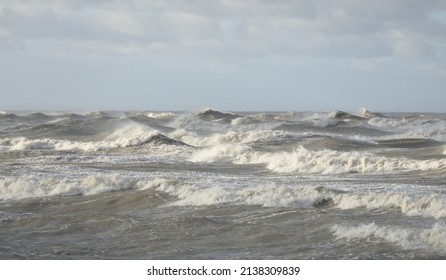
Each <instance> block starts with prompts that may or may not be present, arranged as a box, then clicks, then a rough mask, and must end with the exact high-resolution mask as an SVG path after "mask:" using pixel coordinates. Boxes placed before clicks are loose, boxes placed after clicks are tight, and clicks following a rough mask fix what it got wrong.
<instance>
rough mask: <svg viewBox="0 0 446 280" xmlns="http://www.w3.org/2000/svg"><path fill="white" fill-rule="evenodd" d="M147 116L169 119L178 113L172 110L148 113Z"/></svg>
mask: <svg viewBox="0 0 446 280" xmlns="http://www.w3.org/2000/svg"><path fill="white" fill-rule="evenodd" d="M146 116H147V117H149V118H152V119H156V120H168V119H172V118H174V117H175V116H176V115H175V114H174V113H170V112H158V113H153V112H152V113H147V114H146Z"/></svg>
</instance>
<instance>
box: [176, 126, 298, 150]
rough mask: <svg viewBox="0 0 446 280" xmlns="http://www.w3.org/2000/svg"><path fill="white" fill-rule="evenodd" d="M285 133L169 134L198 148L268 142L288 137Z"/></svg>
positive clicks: (185, 131)
mask: <svg viewBox="0 0 446 280" xmlns="http://www.w3.org/2000/svg"><path fill="white" fill-rule="evenodd" d="M288 135H289V134H287V133H286V132H284V131H275V130H249V131H235V130H230V131H228V132H225V133H213V134H212V135H210V136H205V137H203V136H199V135H197V134H196V133H194V132H191V131H187V130H185V129H177V130H176V131H174V132H172V133H170V134H169V136H170V137H172V138H174V139H176V140H179V141H182V142H184V143H187V144H189V145H192V146H196V147H208V146H217V145H226V144H231V143H233V144H236V145H237V144H248V143H251V142H256V141H260V142H261V141H268V140H272V139H277V138H280V137H285V136H288ZM217 149H218V148H217Z"/></svg>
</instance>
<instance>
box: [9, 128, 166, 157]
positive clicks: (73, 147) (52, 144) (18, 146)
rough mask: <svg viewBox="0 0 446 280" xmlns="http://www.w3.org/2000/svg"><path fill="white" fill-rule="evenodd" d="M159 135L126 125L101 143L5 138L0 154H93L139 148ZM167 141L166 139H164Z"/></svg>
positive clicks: (147, 129) (155, 132)
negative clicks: (78, 152)
mask: <svg viewBox="0 0 446 280" xmlns="http://www.w3.org/2000/svg"><path fill="white" fill-rule="evenodd" d="M160 135H161V134H160V133H159V132H158V131H156V130H151V129H150V128H148V127H146V126H143V125H138V124H134V123H131V124H128V125H126V126H123V127H121V128H118V129H116V130H114V131H113V132H111V133H110V134H108V135H107V136H106V137H105V138H104V139H103V140H102V141H88V142H82V141H72V140H63V139H51V138H40V139H28V138H26V137H16V138H6V139H2V140H0V152H8V151H26V150H56V151H83V152H93V151H101V150H109V149H114V148H124V147H132V146H140V145H143V144H146V143H148V142H150V141H151V140H153V139H154V138H156V137H159V136H160ZM166 139H167V138H166Z"/></svg>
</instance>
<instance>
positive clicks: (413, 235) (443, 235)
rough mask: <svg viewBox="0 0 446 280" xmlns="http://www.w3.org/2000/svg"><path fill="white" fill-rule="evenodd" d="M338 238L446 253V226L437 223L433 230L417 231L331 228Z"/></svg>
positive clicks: (399, 228)
mask: <svg viewBox="0 0 446 280" xmlns="http://www.w3.org/2000/svg"><path fill="white" fill-rule="evenodd" d="M331 230H332V232H333V234H334V235H335V236H336V237H337V238H344V239H347V240H354V239H358V240H370V239H371V238H372V239H375V241H374V242H387V243H389V244H393V245H397V246H399V247H401V248H403V249H406V250H414V249H424V250H432V251H438V252H441V253H445V252H446V225H445V224H444V223H438V222H437V223H435V224H434V225H433V226H432V227H431V228H427V229H416V228H402V227H394V226H378V225H377V224H375V223H370V224H361V225H359V226H341V225H335V226H333V227H332V228H331Z"/></svg>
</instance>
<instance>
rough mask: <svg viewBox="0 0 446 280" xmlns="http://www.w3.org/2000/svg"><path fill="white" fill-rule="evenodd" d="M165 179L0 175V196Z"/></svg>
mask: <svg viewBox="0 0 446 280" xmlns="http://www.w3.org/2000/svg"><path fill="white" fill-rule="evenodd" d="M165 183H167V181H166V180H163V179H154V180H138V179H136V178H131V177H128V176H122V175H119V174H109V175H90V176H86V177H83V178H77V179H69V178H56V177H48V178H40V177H37V176H32V175H31V176H22V177H9V178H4V179H0V199H3V200H7V199H23V198H38V197H47V196H55V195H92V194H98V193H104V192H110V191H123V190H129V189H147V188H152V187H157V186H159V185H161V184H165Z"/></svg>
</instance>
